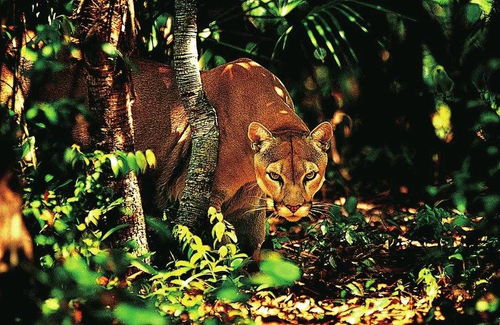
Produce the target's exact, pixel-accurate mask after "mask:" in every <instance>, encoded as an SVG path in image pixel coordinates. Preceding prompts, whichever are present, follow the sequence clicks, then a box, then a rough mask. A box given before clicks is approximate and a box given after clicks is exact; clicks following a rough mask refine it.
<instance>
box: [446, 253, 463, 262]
mask: <svg viewBox="0 0 500 325" xmlns="http://www.w3.org/2000/svg"><path fill="white" fill-rule="evenodd" d="M448 259H449V260H452V259H456V260H459V261H463V260H464V258H463V256H462V254H460V253H456V254H453V255H450V256H449V257H448Z"/></svg>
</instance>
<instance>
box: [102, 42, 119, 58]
mask: <svg viewBox="0 0 500 325" xmlns="http://www.w3.org/2000/svg"><path fill="white" fill-rule="evenodd" d="M101 48H102V51H103V52H104V53H106V54H107V55H109V56H116V55H117V54H118V53H117V50H116V47H115V46H114V45H113V44H110V43H104V44H102V47H101Z"/></svg>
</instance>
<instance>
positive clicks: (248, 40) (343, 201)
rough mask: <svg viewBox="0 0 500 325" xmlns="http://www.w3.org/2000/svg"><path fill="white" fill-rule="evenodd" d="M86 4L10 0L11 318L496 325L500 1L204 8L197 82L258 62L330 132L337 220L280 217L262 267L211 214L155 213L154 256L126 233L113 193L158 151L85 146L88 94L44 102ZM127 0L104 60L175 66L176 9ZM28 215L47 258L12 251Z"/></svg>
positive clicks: (2, 112)
mask: <svg viewBox="0 0 500 325" xmlns="http://www.w3.org/2000/svg"><path fill="white" fill-rule="evenodd" d="M96 1H97V0H96ZM98 2H99V1H97V2H96V3H98ZM101 2H102V1H101ZM115 2H116V3H118V0H116V1H108V3H115ZM89 3H90V4H92V1H90V2H89V1H87V0H83V1H67V0H36V1H17V0H16V1H9V0H0V32H1V35H0V51H1V52H0V53H1V54H0V63H1V64H2V70H1V72H2V75H1V77H2V78H0V79H2V80H4V79H3V78H4V77H5V74H6V73H7V72H8V71H15V73H14V79H13V80H14V83H13V85H14V87H12V86H9V85H8V84H7V83H4V82H3V83H2V85H1V98H0V102H1V103H2V104H1V107H0V150H1V154H0V155H1V161H0V178H1V180H0V259H1V260H0V302H1V303H0V305H1V306H3V307H2V308H1V309H2V312H1V314H0V323H2V324H11V323H12V324H17V323H20V324H72V323H75V324H170V323H173V324H178V323H186V324H234V323H239V324H240V323H241V324H254V323H255V324H262V323H292V324H305V323H318V324H319V323H321V324H332V323H335V324H336V323H338V324H409V323H433V324H434V323H436V324H437V323H442V324H498V320H499V314H500V313H499V309H500V307H499V303H500V300H499V299H500V287H499V285H500V280H499V276H500V273H499V272H500V268H499V264H498V258H499V254H498V252H499V248H500V246H499V239H498V235H499V225H500V224H499V210H500V209H499V208H500V192H499V185H500V177H499V176H500V159H499V157H500V151H499V143H500V136H499V130H500V128H499V126H500V108H499V102H500V42H499V37H498V35H499V32H500V2H498V1H494V0H421V1H420V0H406V1H398V0H329V1H326V0H309V1H306V0H238V1H229V0H217V1H216V0H207V1H200V2H199V9H198V51H199V66H200V68H201V69H202V70H208V69H211V68H214V67H216V66H219V65H221V64H224V63H226V62H229V61H232V60H235V59H237V58H240V57H248V58H251V59H253V60H255V61H257V62H259V63H260V64H261V65H262V66H264V67H266V68H267V69H269V70H271V71H272V72H273V73H274V74H276V75H277V76H278V77H279V78H280V79H281V80H282V82H283V84H284V85H285V86H286V88H287V89H288V91H289V92H290V94H291V95H292V98H293V101H294V104H295V110H296V111H297V112H298V114H299V115H300V116H301V117H302V119H303V120H304V121H305V122H306V124H308V126H310V127H314V126H315V125H317V124H318V123H319V122H321V121H331V123H332V124H333V125H334V126H335V131H334V141H333V143H332V146H331V149H330V151H329V156H330V161H329V166H328V170H327V173H326V181H325V183H324V185H323V188H322V190H321V191H320V192H319V193H318V194H317V195H316V199H317V200H318V201H319V202H321V203H320V205H321V207H323V208H324V209H323V210H322V213H315V215H314V216H312V217H311V218H305V219H304V220H301V221H300V222H298V223H290V222H286V221H284V220H283V219H282V218H276V217H273V218H270V219H269V220H268V225H267V238H266V242H265V244H264V250H263V253H262V260H261V261H260V262H259V263H256V262H253V261H252V260H251V258H250V257H249V256H247V255H246V254H245V253H243V252H242V251H240V249H239V247H238V238H237V237H236V235H235V232H234V230H233V229H232V227H231V225H230V224H229V223H228V222H227V221H226V220H225V219H224V216H223V215H222V214H221V213H218V212H217V211H216V210H215V209H213V208H211V209H209V210H208V213H207V218H206V227H205V229H209V230H207V231H205V232H197V231H192V230H190V229H189V228H188V227H186V226H183V225H176V223H175V211H176V208H177V204H176V203H175V202H172V205H171V207H170V208H168V209H166V210H165V211H162V213H161V215H160V216H153V215H148V213H147V211H148V209H145V210H146V216H145V220H146V226H147V227H146V233H147V238H142V239H144V241H145V242H149V249H148V250H144V247H145V246H144V244H143V243H140V242H137V240H123V236H122V235H119V234H122V233H123V231H126V229H127V227H128V226H129V225H128V224H126V223H121V224H120V223H118V222H117V221H116V216H117V215H120V214H121V215H127V214H130V211H129V210H130V207H128V206H126V204H125V198H124V196H123V194H120V193H117V191H115V188H116V187H115V186H114V185H113V184H116V182H119V181H120V180H122V179H125V178H126V177H130V175H138V176H139V178H140V177H141V176H142V175H145V174H147V173H148V171H149V170H151V169H154V168H155V166H156V165H157V160H156V156H155V152H153V151H151V150H147V151H138V150H135V149H134V148H128V149H127V148H125V149H123V150H109V151H106V150H102V149H99V150H90V151H87V150H84V149H83V148H82V147H80V146H78V145H76V144H74V141H73V140H72V139H73V138H72V128H73V126H74V124H75V120H78V119H82V118H86V119H87V120H88V121H92V120H93V116H92V115H93V114H92V112H90V111H89V110H88V109H87V108H86V107H85V105H84V104H83V101H81V100H75V99H70V98H63V99H58V100H55V101H47V102H39V101H35V100H34V98H35V97H36V96H37V95H38V94H37V92H39V91H40V90H41V89H43V86H44V85H45V84H46V83H47V82H48V81H50V80H51V79H52V78H53V74H54V73H57V72H58V71H61V70H62V69H63V68H64V67H65V66H67V65H69V64H70V62H76V61H81V59H82V48H81V43H80V41H79V39H78V35H77V33H76V30H77V26H76V25H77V24H82V19H83V20H84V21H85V19H87V18H88V17H87V16H85V13H84V14H81V13H80V16H78V15H75V12H76V10H77V8H78V6H79V5H89ZM120 3H122V2H120ZM123 3H128V5H129V6H130V4H131V3H132V6H133V7H135V10H133V11H130V12H128V15H129V18H128V19H129V20H132V21H133V22H134V25H135V28H136V29H135V32H131V33H129V34H128V39H127V42H120V43H119V44H117V47H115V46H114V45H112V44H110V43H107V42H104V43H95V44H97V47H98V48H99V50H102V51H103V53H105V54H106V56H107V58H108V59H111V62H113V64H115V65H117V66H120V65H121V66H127V67H129V68H130V69H132V71H133V70H134V69H135V67H134V64H133V63H132V61H133V60H132V59H131V58H133V57H142V58H148V59H150V60H154V61H158V62H163V63H166V64H169V65H170V64H171V63H172V60H173V43H174V42H173V34H172V33H173V23H174V18H173V15H174V1H160V0H141V1H128V2H127V1H124V2H123ZM121 14H122V15H123V14H124V13H121ZM77 16H78V17H77ZM75 17H76V18H78V19H75ZM82 17H83V18H82ZM127 32H128V31H127ZM23 35H29V38H25V37H24V36H23ZM23 39H24V41H23ZM95 44H94V45H95ZM25 66H29V69H24V68H23V67H25ZM26 82H29V84H30V89H29V91H24V90H25V89H24V88H23V85H24V84H26ZM158 82H161V81H160V80H158ZM150 87H152V88H153V87H155V85H154V84H151V85H150ZM18 91H19V94H18ZM13 94H14V96H13ZM16 103H17V104H16ZM20 103H22V104H20ZM16 198H17V199H16ZM16 200H17V201H16ZM19 200H22V203H19V202H21V201H19ZM12 202H14V203H12ZM16 202H18V203H17V204H22V205H21V207H22V221H23V222H24V224H25V226H26V229H27V232H29V235H30V236H29V237H30V238H31V240H32V245H33V246H32V247H33V248H32V251H31V248H30V247H31V246H30V243H29V242H26V241H24V242H23V243H20V242H16V243H12V242H9V241H8V240H7V239H8V238H11V237H13V233H14V232H15V233H16V236H19V237H21V238H24V239H26V238H27V237H26V236H25V235H26V234H24V233H23V229H24V228H23V227H21V225H19V224H15V225H14V226H12V225H9V221H6V220H7V219H6V218H7V217H6V216H10V215H11V214H13V213H15V211H14V212H13V211H12V209H14V208H12V207H13V206H14V205H12V204H15V203H16ZM14 210H15V209H14ZM16 220H17V219H16ZM19 220H20V219H19ZM23 234H24V236H23ZM146 239H147V241H146ZM146 246H147V244H146ZM30 256H31V257H32V258H31V259H30V258H29V257H30ZM6 306H9V307H6Z"/></svg>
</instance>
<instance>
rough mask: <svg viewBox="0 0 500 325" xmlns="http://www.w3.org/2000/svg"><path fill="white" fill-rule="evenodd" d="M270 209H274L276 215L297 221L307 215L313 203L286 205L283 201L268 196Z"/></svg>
mask: <svg viewBox="0 0 500 325" xmlns="http://www.w3.org/2000/svg"><path fill="white" fill-rule="evenodd" d="M266 205H267V210H268V211H273V212H274V213H275V214H276V215H278V216H280V217H282V218H285V219H286V220H288V221H290V222H297V221H299V220H300V219H302V218H304V217H307V216H308V215H309V211H310V209H311V203H310V202H308V203H304V204H301V205H286V204H284V203H283V202H276V201H274V200H273V199H272V198H266Z"/></svg>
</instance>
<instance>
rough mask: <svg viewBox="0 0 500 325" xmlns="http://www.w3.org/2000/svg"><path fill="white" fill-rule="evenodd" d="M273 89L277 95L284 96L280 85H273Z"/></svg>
mask: <svg viewBox="0 0 500 325" xmlns="http://www.w3.org/2000/svg"><path fill="white" fill-rule="evenodd" d="M274 91H275V92H276V93H277V94H278V96H280V97H285V92H284V91H283V89H281V88H280V87H278V86H274Z"/></svg>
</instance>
